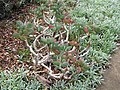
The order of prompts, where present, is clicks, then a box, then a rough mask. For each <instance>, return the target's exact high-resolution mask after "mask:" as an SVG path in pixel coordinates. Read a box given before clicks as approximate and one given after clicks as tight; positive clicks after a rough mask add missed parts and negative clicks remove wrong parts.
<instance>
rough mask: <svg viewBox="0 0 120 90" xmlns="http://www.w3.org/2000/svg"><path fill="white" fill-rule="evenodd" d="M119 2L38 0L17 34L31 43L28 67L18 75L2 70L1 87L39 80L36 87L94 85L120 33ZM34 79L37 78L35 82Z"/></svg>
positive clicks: (53, 89)
mask: <svg viewBox="0 0 120 90" xmlns="http://www.w3.org/2000/svg"><path fill="white" fill-rule="evenodd" d="M118 2H119V1H117V0H96V1H95V0H80V1H79V0H35V2H34V3H35V5H33V6H31V8H30V10H29V13H28V14H27V15H26V18H25V19H24V20H19V21H17V22H16V26H17V31H16V32H15V33H14V35H13V36H14V37H15V38H19V39H21V40H23V41H24V42H25V43H26V47H27V49H26V50H24V51H23V52H21V53H20V54H21V55H22V54H24V55H23V56H25V55H27V56H29V57H27V59H26V58H24V59H26V60H25V61H26V62H28V66H27V67H26V68H25V67H24V68H25V69H24V70H23V71H22V72H21V74H18V75H15V76H14V73H13V74H12V73H10V71H8V72H6V71H4V72H2V73H1V78H0V81H1V82H2V83H3V82H4V84H2V87H1V88H2V89H3V90H4V89H6V88H10V90H12V89H13V88H16V89H15V90H19V89H21V88H25V89H27V90H28V88H27V87H29V86H28V85H30V87H31V86H33V85H34V84H35V86H36V87H34V89H33V90H44V89H50V90H94V89H95V88H96V87H97V86H98V84H100V83H101V80H102V70H103V69H104V68H105V66H106V65H108V64H109V63H108V59H109V57H110V54H111V52H112V50H113V49H114V48H115V47H116V43H115V40H117V39H118V38H119V34H120V30H119V28H118V27H119V21H120V18H119V14H118V13H119V10H118V9H119V7H120V6H119V3H118ZM113 7H114V8H113ZM22 59H23V57H20V61H22ZM22 62H23V63H24V60H23V61H22ZM18 71H19V69H18ZM24 72H25V73H24ZM22 73H24V74H25V76H24V77H23V74H22ZM7 75H10V76H13V77H12V79H10V78H8V77H7ZM3 78H4V79H3ZM31 78H36V79H34V80H35V81H34V82H35V83H33V82H31V80H32V79H31ZM14 79H15V80H16V79H17V80H18V79H19V81H18V82H16V83H18V84H19V83H21V85H20V86H18V84H16V83H15V82H13V81H12V80H14ZM9 80H10V82H9V83H11V86H12V85H14V86H12V88H11V87H9V85H8V84H9V83H8V81H9ZM37 80H38V81H39V82H38V81H37ZM14 83H15V84H14ZM4 85H5V86H4ZM23 86H24V87H23ZM31 90H32V89H31Z"/></svg>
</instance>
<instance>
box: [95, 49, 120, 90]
mask: <svg viewBox="0 0 120 90" xmlns="http://www.w3.org/2000/svg"><path fill="white" fill-rule="evenodd" d="M110 62H111V66H110V68H109V69H107V70H106V71H105V72H104V74H103V76H104V81H103V82H102V84H101V85H100V86H99V87H98V89H97V90H120V47H118V49H117V50H116V51H115V53H114V54H113V55H112V59H111V61H110Z"/></svg>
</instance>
